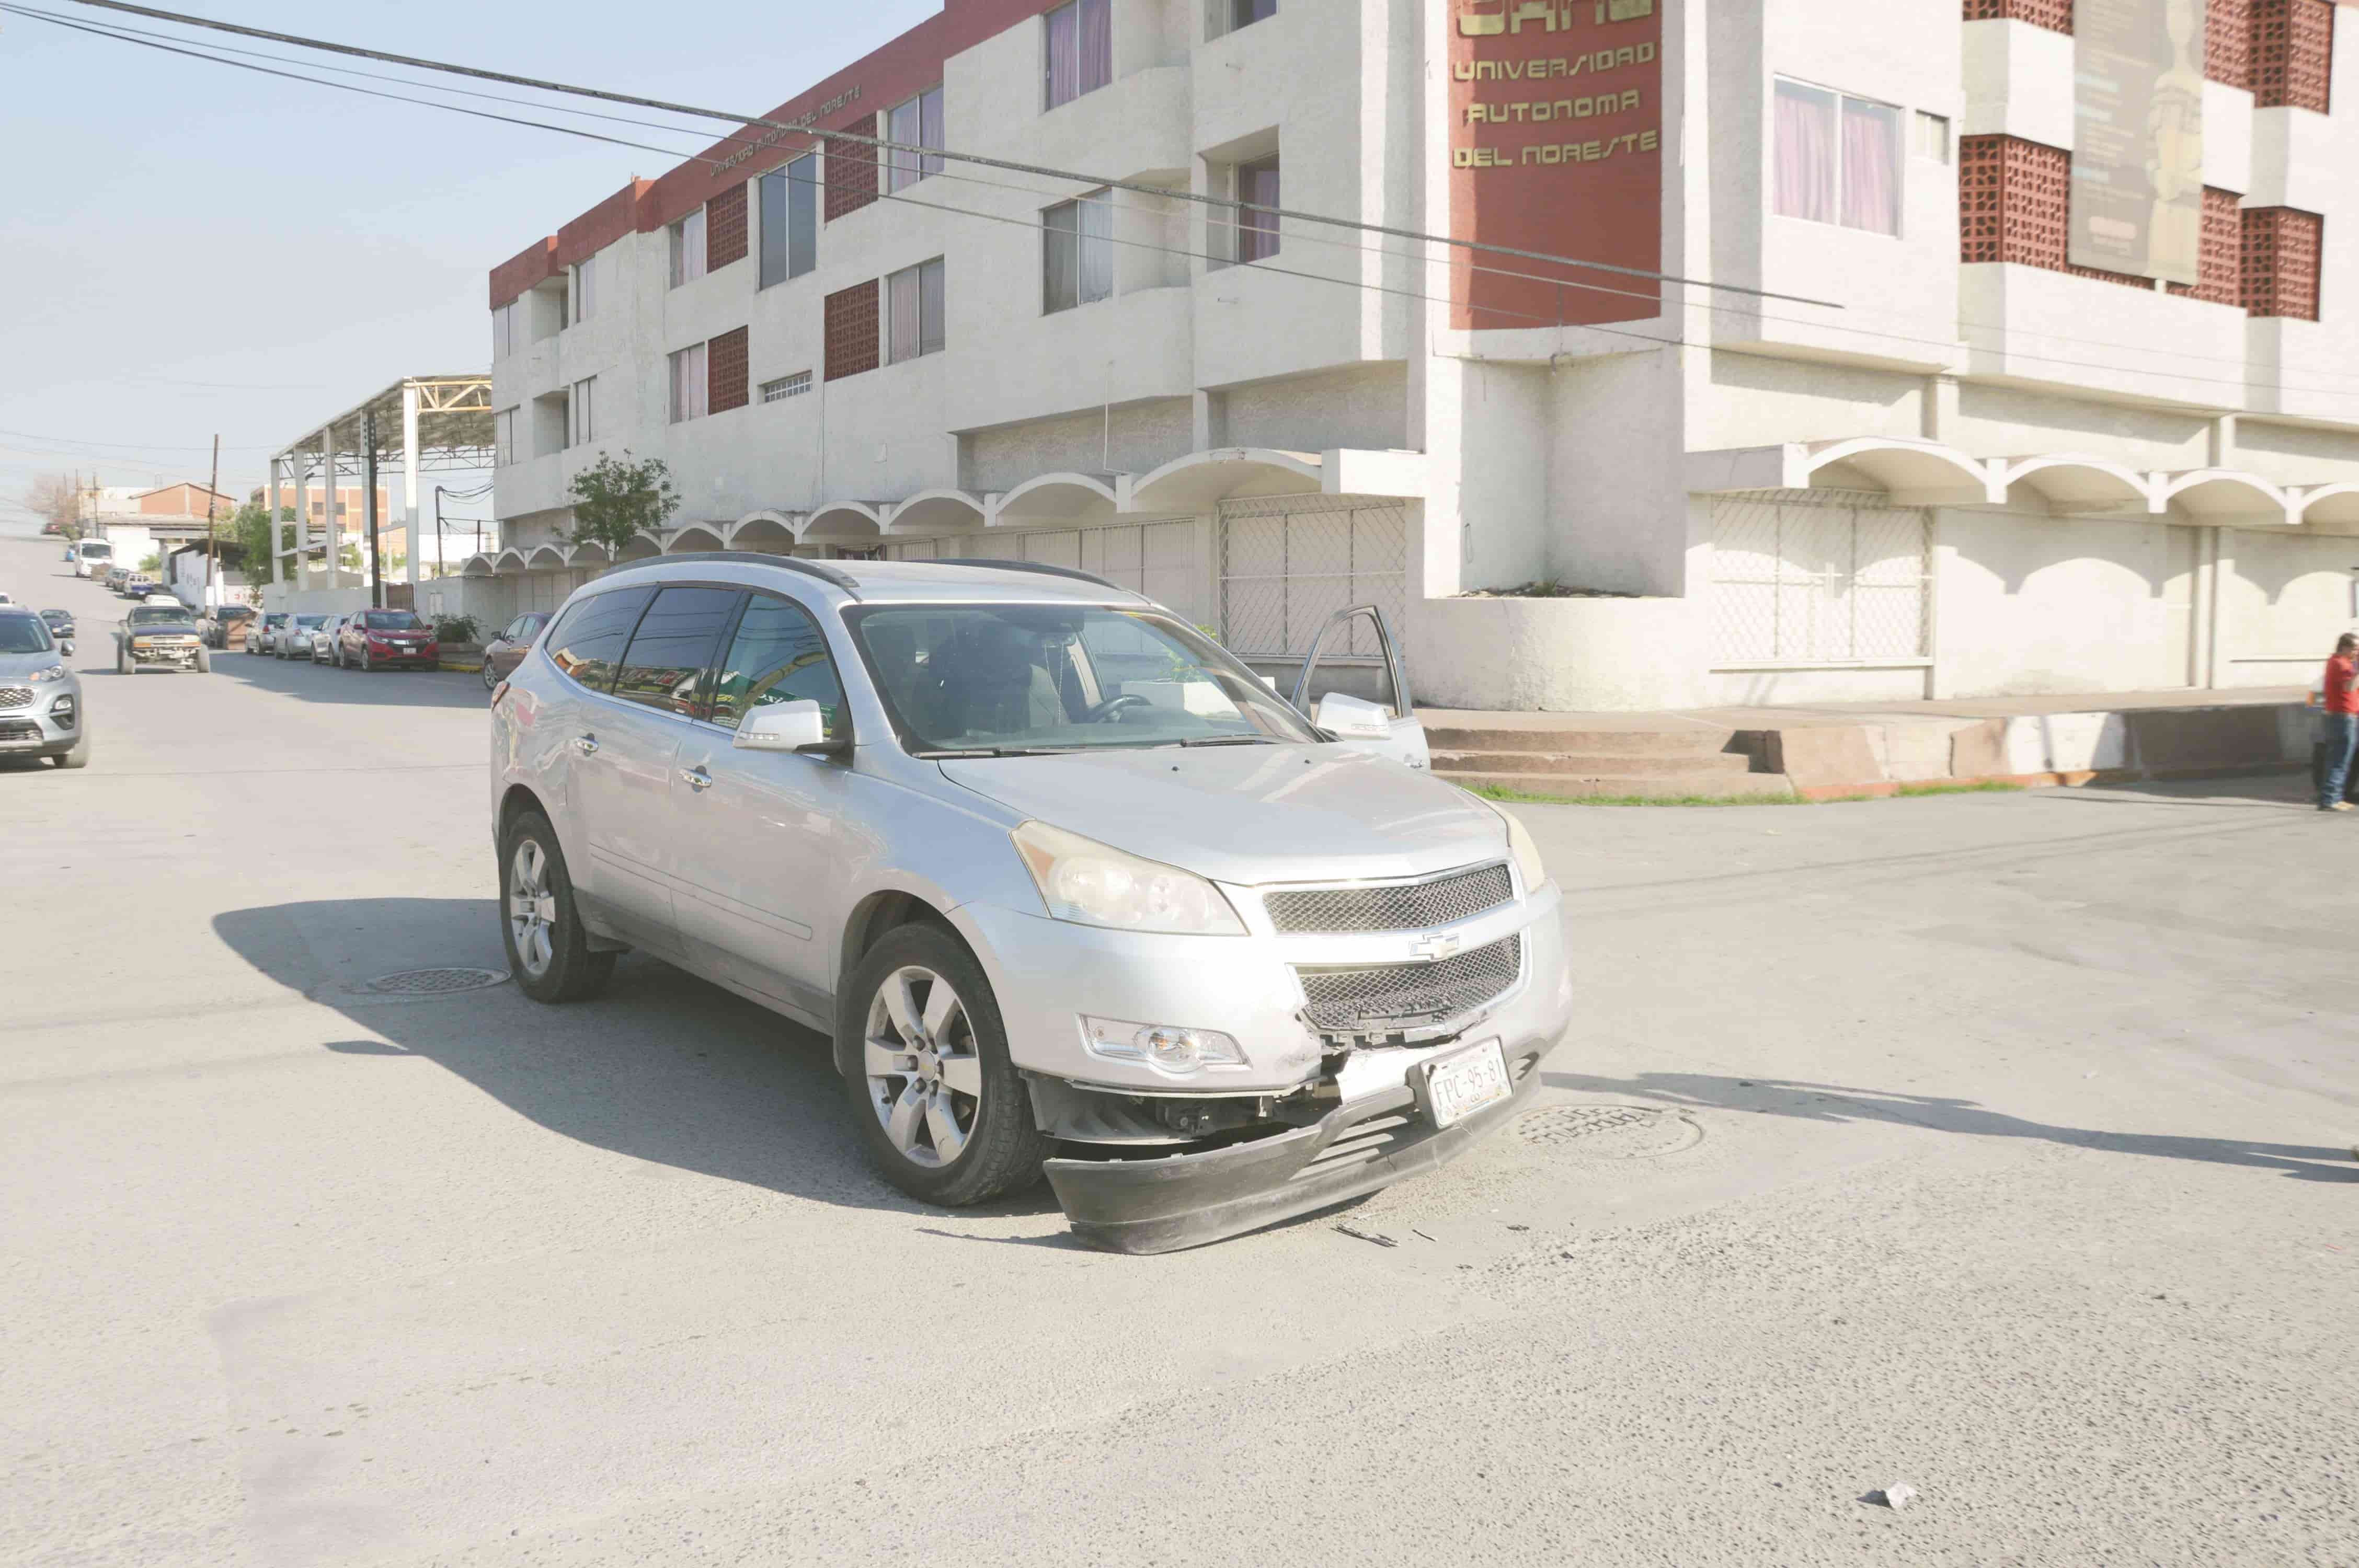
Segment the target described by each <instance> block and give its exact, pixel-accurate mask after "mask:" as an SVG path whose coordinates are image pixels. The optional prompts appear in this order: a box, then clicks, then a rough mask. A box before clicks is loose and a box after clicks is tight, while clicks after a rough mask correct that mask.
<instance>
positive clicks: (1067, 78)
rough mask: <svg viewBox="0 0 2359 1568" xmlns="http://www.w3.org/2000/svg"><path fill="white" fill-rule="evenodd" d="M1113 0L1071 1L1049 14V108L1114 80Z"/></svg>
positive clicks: (1070, 100)
mask: <svg viewBox="0 0 2359 1568" xmlns="http://www.w3.org/2000/svg"><path fill="white" fill-rule="evenodd" d="M1112 3H1113V0H1071V4H1070V5H1060V6H1058V7H1057V8H1056V9H1055V10H1053V11H1051V12H1049V15H1048V17H1047V22H1048V43H1049V49H1048V62H1047V70H1046V76H1047V81H1048V107H1049V108H1051V109H1054V108H1055V107H1057V105H1059V104H1060V103H1071V102H1072V101H1073V100H1074V99H1076V98H1079V97H1080V96H1081V95H1082V93H1084V92H1096V91H1097V90H1098V89H1099V88H1101V87H1103V86H1104V85H1105V84H1106V83H1107V82H1109V81H1113V80H1114V18H1113V15H1112Z"/></svg>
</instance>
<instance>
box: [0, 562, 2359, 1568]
mask: <svg viewBox="0 0 2359 1568" xmlns="http://www.w3.org/2000/svg"><path fill="white" fill-rule="evenodd" d="M56 556H57V552H56V549H55V547H54V546H50V545H47V544H43V545H38V546H37V545H33V544H30V543H24V542H17V541H8V542H5V543H0V589H7V590H9V591H11V592H13V593H14V594H15V595H16V597H17V598H18V599H19V600H25V601H27V602H31V603H33V604H35V605H37V606H38V605H46V604H52V603H54V604H60V605H64V606H66V607H68V608H71V609H73V610H75V611H77V612H78V613H80V614H81V615H82V617H83V621H82V638H81V651H80V654H79V656H78V658H77V661H76V662H77V663H78V664H79V665H81V667H82V669H83V671H84V672H85V681H86V683H87V692H88V710H89V712H90V714H91V715H92V720H93V722H94V723H95V725H96V730H95V738H96V742H97V753H96V757H95V760H94V762H93V763H92V766H91V767H90V768H89V769H88V770H86V771H84V772H81V773H63V772H60V771H56V770H53V769H49V768H45V767H37V768H31V769H26V768H16V769H13V770H8V771H0V823H5V835H4V836H0V843H5V856H6V866H7V875H6V878H5V883H0V938H5V948H4V949H0V950H5V953H6V954H7V956H8V960H9V962H8V967H7V974H8V977H9V978H8V980H7V984H6V992H5V994H6V998H7V1002H6V1008H7V1015H8V1022H7V1023H6V1025H5V1028H0V1173H4V1174H5V1179H4V1180H0V1279H5V1299H0V1369H5V1371H0V1379H5V1381H0V1387H5V1395H0V1562H5V1563H39V1564H44V1565H63V1564H107V1565H109V1568H125V1565H132V1564H159V1565H162V1564H169V1565H174V1568H179V1565H188V1564H213V1563H238V1564H244V1563H253V1564H263V1565H269V1568H278V1565H289V1568H292V1565H310V1564H346V1563H450V1564H467V1565H477V1564H484V1565H488V1564H519V1563H530V1564H585V1563H651V1564H675V1563H694V1564H703V1563H715V1564H718V1563H730V1564H741V1563H818V1562H829V1563H839V1562H870V1563H900V1562H929V1563H959V1564H962V1565H964V1564H982V1563H1024V1564H1076V1565H1079V1564H1128V1563H1142V1564H1144V1563H1153V1564H1193V1563H1207V1564H1210V1563H1224V1564H1225V1563H1285V1564H1289V1565H1299V1564H1323V1563H1384V1564H1387V1565H1394V1564H1401V1563H1485V1564H1513V1563H1536V1564H1538V1563H1545V1564H1564V1563H1582V1564H1584V1565H1597V1564H1622V1563H1659V1564H1667V1565H1678V1568H1692V1565H1697V1564H1712V1563H1733V1564H1756V1563H1879V1564H1881V1563H1908V1564H1975V1565H1983V1564H1991V1563H2071V1564H2089V1563H2140V1564H2144V1563H2172V1564H2179V1563H2253V1564H2272V1565H2274V1564H2284V1563H2338V1564H2349V1563H2354V1562H2359V1479H2354V1460H2355V1459H2359V1435H2354V1430H2359V1419H2354V1418H2355V1417H2359V1336H2355V1335H2354V1329H2353V1321H2354V1320H2353V1306H2354V1292H2359V1223H2354V1219H2359V1163H2354V1161H2353V1158H2352V1152H2351V1145H2352V1143H2353V1141H2354V1137H2359V1092H2354V1091H2359V1079H2354V1062H2359V1050H2355V1049H2354V1045H2359V962H2354V943H2359V928H2354V903H2353V899H2352V888H2353V883H2354V873H2359V821H2354V820H2352V819H2350V818H2348V817H2331V816H2320V815H2318V814H2316V813H2314V812H2311V811H2310V810H2308V809H2306V808H2305V807H2304V806H2303V805H2302V803H2301V801H2300V799H2299V789H2298V787H2297V786H2296V784H2294V783H2293V782H2292V781H2279V780H2264V781H2259V782H2257V783H2256V782H2254V781H2221V782H2219V783H2217V784H2184V785H2173V786H2168V787H2163V786H2157V787H2154V788H2149V789H2144V790H2111V791H2105V790H2082V791H2057V792H2051V793H2042V794H2038V795H2006V796H1998V795H1975V796H1959V797H1948V798H1936V799H1926V800H1915V801H1897V802H1886V803H1875V804H1860V805H1844V806H1791V807H1775V806H1764V807H1744V808H1729V809H1713V810H1677V809H1660V810H1626V809H1613V808H1582V807H1534V808H1527V810H1526V811H1525V813H1524V815H1525V817H1526V819H1527V821H1528V822H1529V823H1530V825H1531V827H1532V829H1533V831H1534V833H1535V835H1536V836H1537V837H1538V839H1539V840H1540V842H1541V844H1542V845H1543V846H1544V848H1545V849H1546V851H1547V853H1548V855H1549V860H1550V863H1551V866H1552V869H1553V871H1554V872H1555V874H1556V875H1557V877H1558V878H1559V879H1560V881H1562V882H1563V884H1564V885H1565V886H1566V888H1567V889H1568V890H1569V891H1570V897H1569V914H1568V917H1567V918H1568V924H1569V927H1570V930H1571V936H1572V946H1573V951H1574V953H1575V955H1576V956H1577V961H1578V963H1579V965H1580V972H1581V976H1582V988H1583V997H1584V1003H1583V1007H1582V1015H1581V1018H1580V1021H1579V1022H1577V1023H1576V1024H1575V1026H1574V1028H1573V1030H1572V1031H1571V1034H1570V1035H1569V1036H1568V1038H1567V1039H1566V1041H1565V1043H1564V1044H1563V1045H1562V1046H1561V1047H1560V1049H1559V1050H1558V1052H1557V1054H1556V1055H1555V1056H1554V1057H1553V1058H1552V1059H1551V1061H1550V1062H1549V1065H1548V1067H1547V1069H1546V1070H1547V1072H1548V1075H1549V1076H1548V1083H1549V1088H1548V1090H1547V1094H1546V1098H1545V1099H1544V1100H1543V1101H1542V1103H1541V1105H1540V1107H1539V1108H1538V1109H1537V1110H1535V1112H1534V1113H1533V1114H1532V1116H1531V1117H1530V1119H1527V1121H1525V1122H1524V1123H1522V1124H1519V1125H1518V1126H1517V1127H1516V1128H1513V1129H1511V1130H1508V1131H1506V1132H1505V1133H1503V1134H1502V1135H1501V1136H1499V1137H1498V1138H1496V1139H1495V1140H1494V1141H1492V1142H1490V1143H1489V1144H1487V1145H1485V1146H1484V1147H1483V1148H1481V1149H1480V1150H1478V1151H1477V1152H1474V1153H1473V1154H1471V1155H1469V1156H1468V1157H1467V1158H1466V1159H1465V1160H1463V1161H1462V1162H1460V1163H1458V1164H1456V1165H1454V1166H1452V1167H1451V1168H1449V1169H1447V1170H1445V1171H1443V1172H1440V1173H1436V1174H1434V1175H1432V1176H1430V1177H1428V1178H1426V1179H1424V1180H1421V1181H1419V1182H1417V1183H1415V1184H1409V1185H1405V1186H1401V1187H1397V1188H1395V1189H1392V1190H1391V1191H1388V1192H1386V1193H1384V1194H1381V1195H1376V1196H1375V1197H1374V1198H1372V1199H1369V1200H1366V1201H1364V1202H1362V1203H1359V1204H1357V1205H1355V1206H1352V1207H1350V1208H1349V1209H1347V1210H1345V1211H1343V1212H1342V1213H1339V1214H1329V1215H1324V1216H1319V1217H1310V1218H1308V1219H1304V1220H1301V1221H1299V1222H1296V1223H1294V1224H1291V1225H1288V1226H1286V1227H1282V1228H1279V1229H1276V1230H1273V1231H1269V1232H1266V1233H1263V1234H1259V1235H1256V1236H1251V1237H1247V1238H1241V1239H1237V1240H1234V1241H1230V1242H1226V1243H1223V1244H1221V1245H1218V1246H1214V1247H1210V1248H1206V1249H1201V1250H1199V1251H1194V1252H1189V1253H1184V1254H1180V1255H1176V1256H1169V1257H1162V1258H1125V1257H1114V1256H1107V1255H1102V1254H1098V1253H1093V1252H1090V1251H1087V1250H1083V1249H1079V1248H1077V1247H1075V1246H1074V1245H1072V1244H1071V1242H1070V1241H1069V1239H1068V1238H1067V1237H1066V1234H1065V1231H1064V1227H1063V1225H1062V1222H1061V1219H1060V1216H1059V1215H1058V1214H1057V1212H1056V1210H1055V1208H1054V1207H1053V1206H1052V1205H1051V1203H1050V1202H1049V1199H1048V1197H1047V1196H1046V1194H1045V1192H1038V1191H1036V1192H1034V1193H1032V1194H1030V1195H1025V1196H1023V1197H1020V1198H1017V1199H1015V1200H1012V1201H1008V1202H1005V1203H1002V1204H1000V1205H998V1206H994V1207H991V1208H987V1209H983V1210H977V1211H966V1212H958V1213H951V1212H941V1211H936V1210H931V1209H928V1208H925V1207H922V1206H917V1205H914V1204H912V1203H910V1202H908V1200H906V1199H904V1198H902V1197H900V1196H899V1195H897V1194H896V1193H894V1192H893V1191H892V1190H890V1189H889V1188H887V1187H886V1185H885V1184H883V1183H881V1182H880V1181H878V1180H877V1179H876V1178H875V1177H874V1176H872V1175H870V1174H869V1173H868V1172H867V1170H866V1169H865V1168H864V1165H863V1163H862V1162H861V1159H860V1156H859V1152H858V1150H857V1148H856V1146H855V1144H854V1141H853V1135H852V1131H851V1129H850V1124H849V1123H848V1122H847V1121H846V1119H845V1118H844V1115H843V1109H842V1108H841V1103H840V1100H839V1096H838V1091H837V1090H836V1088H835V1087H833V1086H832V1082H831V1080H830V1077H829V1075H828V1072H827V1070H826V1068H825V1065H824V1061H823V1053H822V1049H821V1044H820V1042H819V1041H818V1040H817V1039H816V1038H815V1037H814V1036H812V1035H810V1034H809V1033H805V1032H802V1031H800V1030H798V1029H796V1028H794V1027H792V1026H790V1025H788V1024H786V1023H784V1022H780V1021H778V1020H777V1019H776V1018H774V1017H772V1016H770V1015H768V1014H766V1013H765V1012H762V1011H758V1010H757V1009H756V1008H754V1007H752V1006H750V1005H749V1004H747V1003H745V1002H743V1001H740V1000H735V999H734V998H733V997H731V996H728V995H726V994H724V993H723V992H721V991H719V990H716V989H712V988H711V987H709V986H706V985H703V984H701V983H700V982H697V981H694V980H691V979H687V978H686V977H684V976H682V975H680V974H679V973H678V972H676V971H674V970H671V969H669V968H665V967H663V966H661V965H659V964H656V963H653V962H650V961H647V960H644V959H638V958H626V959H625V962H624V963H623V965H622V966H621V968H619V970H618V971H617V975H616V982H615V984H614V988H613V991H612V993H611V995H610V996H609V997H608V998H607V999H606V1000H602V1001H599V1002H595V1003H592V1004H586V1005H582V1006H575V1007H570V1008H563V1009H547V1008H540V1007H536V1006H535V1005H533V1004H532V1003H530V1002H528V1001H527V1000H525V999H524V998H523V997H521V996H520V995H518V994H517V992H516V989H515V988H514V987H513V986H512V985H496V986H493V987H490V988H487V989H477V990H473V991H466V992H460V993H454V994H450V995H443V996H429V997H424V998H400V997H393V996H384V995H378V994H374V993H371V992H369V991H367V990H365V989H362V988H363V987H364V983H365V982H367V981H369V980H371V979H374V978H375V977H379V976H383V975H386V974H390V973H395V972H398V971H408V970H414V969H418V968H427V967H434V966H462V967H463V966H477V967H482V968H492V969H497V968H501V967H502V959H501V954H500V944H499V939H498V933H497V928H496V925H495V913H494V901H493V891H494V867H493V861H492V855H491V849H490V845H489V843H488V841H487V828H486V823H485V812H486V807H485V789H484V755H483V753H484V715H483V708H484V698H483V693H482V691H481V690H480V688H479V687H477V686H476V685H475V684H474V681H473V677H472V676H461V675H442V676H429V675H420V674H376V675H370V676H363V675H359V674H357V673H350V672H341V671H335V670H332V669H329V668H326V667H324V666H322V667H318V668H314V667H311V666H309V665H291V664H281V663H277V662H276V661H272V660H267V659H258V658H246V657H243V656H239V655H235V654H232V655H226V656H223V657H221V658H220V659H219V661H218V664H217V665H216V670H215V673H214V674H212V676H176V675H160V674H148V675H141V676H129V677H125V676H116V675H114V673H113V672H112V665H111V659H110V654H109V649H110V646H111V644H110V643H109V640H108V636H107V624H106V623H107V622H111V621H112V620H113V619H114V615H115V614H117V613H118V612H119V601H117V600H113V599H111V598H109V597H108V596H106V595H105V594H104V593H103V591H101V590H99V589H95V588H93V587H92V586H91V585H88V584H85V583H77V582H73V581H71V579H61V578H60V577H59V576H58V573H59V571H60V564H59V562H58V561H57V559H56ZM1339 1222H1341V1223H1343V1224H1348V1225H1350V1226H1352V1227H1353V1228H1355V1229H1357V1230H1360V1231H1363V1232H1366V1233H1368V1234H1369V1235H1372V1236H1376V1237H1382V1238H1388V1239H1390V1240H1391V1241H1393V1242H1395V1243H1396V1245H1392V1246H1385V1245H1383V1244H1381V1243H1380V1242H1378V1241H1374V1240H1367V1239H1362V1238H1357V1237H1354V1236H1352V1235H1349V1234H1346V1233H1345V1232H1343V1231H1342V1230H1340V1229H1339V1228H1337V1226H1338V1223H1339ZM1901 1484H1906V1485H1908V1486H1911V1487H1915V1488H1917V1494H1918V1495H1917V1497H1916V1498H1915V1500H1914V1501H1913V1503H1911V1504H1910V1505H1909V1506H1908V1508H1906V1509H1902V1510H1897V1511H1896V1510H1893V1509H1888V1508H1886V1507H1883V1506H1880V1505H1879V1504H1877V1503H1876V1502H1874V1501H1870V1500H1864V1499H1867V1498H1869V1497H1870V1495H1871V1494H1872V1493H1873V1492H1874V1491H1875V1489H1876V1488H1881V1487H1891V1486H1897V1485H1901Z"/></svg>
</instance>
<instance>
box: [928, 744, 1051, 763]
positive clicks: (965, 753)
mask: <svg viewBox="0 0 2359 1568" xmlns="http://www.w3.org/2000/svg"><path fill="white" fill-rule="evenodd" d="M1081 750H1082V747H1079V746H969V747H966V748H963V749H960V750H952V751H943V752H910V753H909V754H910V755H911V756H913V757H922V758H924V759H925V760H927V761H928V762H933V761H937V760H941V761H955V760H956V759H958V758H961V757H1070V756H1071V755H1072V754H1073V753H1074V752H1078V751H1081Z"/></svg>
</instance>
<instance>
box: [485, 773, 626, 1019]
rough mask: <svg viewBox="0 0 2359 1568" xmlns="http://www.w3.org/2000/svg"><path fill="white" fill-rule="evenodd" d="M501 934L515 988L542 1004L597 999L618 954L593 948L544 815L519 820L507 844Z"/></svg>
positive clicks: (503, 859) (502, 876) (504, 846)
mask: <svg viewBox="0 0 2359 1568" xmlns="http://www.w3.org/2000/svg"><path fill="white" fill-rule="evenodd" d="M500 933H501V939H502V941H503V942H504V943H505V944H506V947H507V954H508V968H509V970H510V972H511V973H513V974H514V975H515V976H516V987H517V989H520V990H522V991H523V992H524V994H525V995H527V996H528V997H530V998H532V1000H535V1001H545V1002H560V1001H578V1000H582V998H584V997H589V996H594V995H596V994H597V993H598V991H599V990H600V989H602V988H603V987H604V985H605V984H606V981H607V979H608V978H609V977H611V976H612V975H613V974H614V954H612V953H593V952H592V951H591V950H590V937H589V932H588V931H587V930H586V929H584V927H583V926H582V912H581V909H580V907H579V906H578V905H577V903H575V901H574V897H573V878H572V877H571V875H570V874H569V873H568V872H567V871H566V869H565V851H564V850H562V849H560V848H558V844H557V830H556V829H555V828H553V827H550V826H549V818H548V817H546V816H542V815H541V814H540V813H539V812H538V811H527V812H523V813H521V814H519V815H518V816H517V817H516V820H515V821H514V822H512V823H510V824H509V825H508V830H507V832H506V835H504V836H503V837H502V838H501V839H500Z"/></svg>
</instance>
